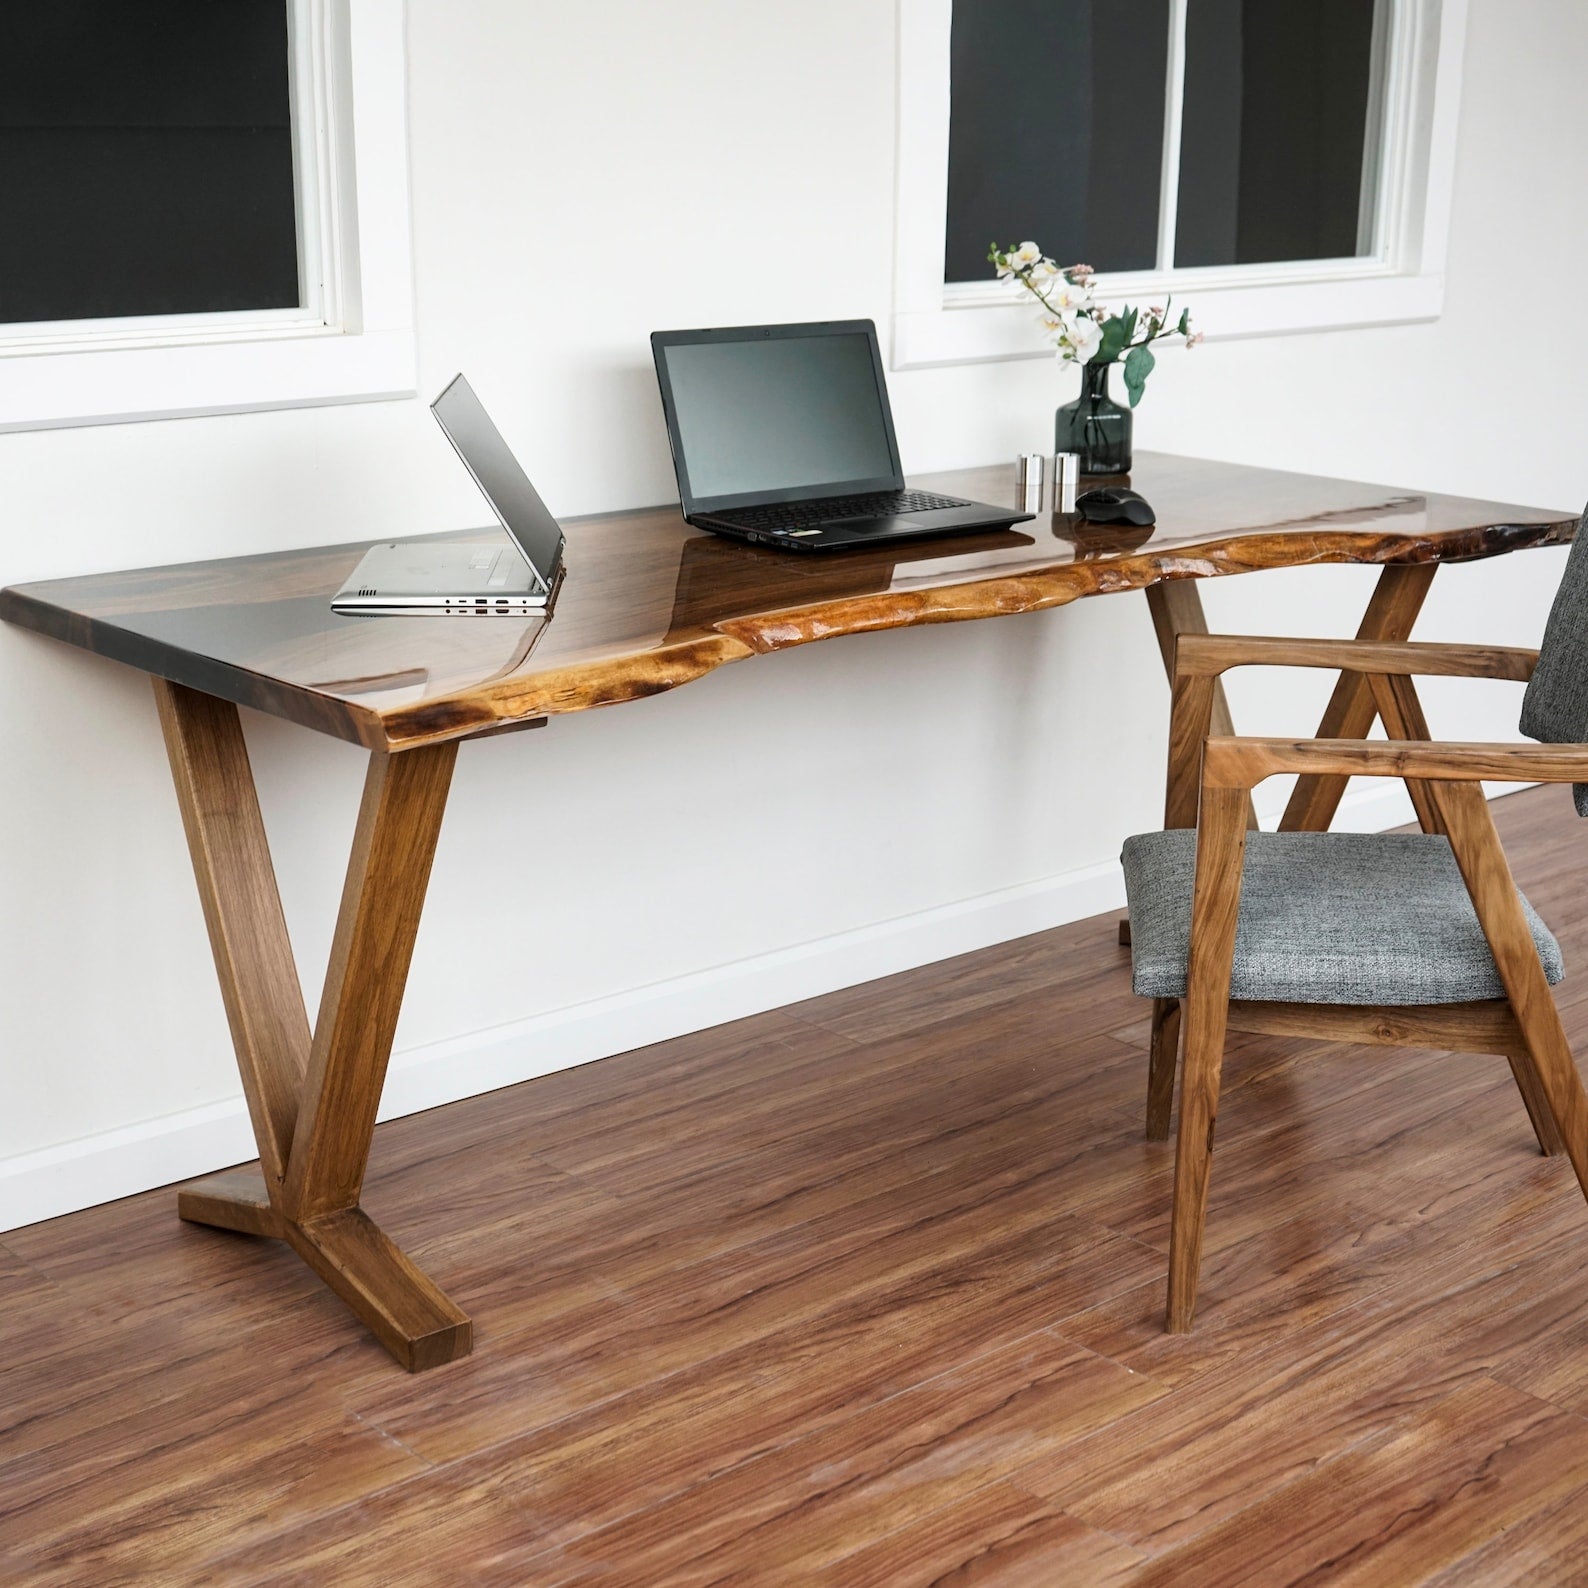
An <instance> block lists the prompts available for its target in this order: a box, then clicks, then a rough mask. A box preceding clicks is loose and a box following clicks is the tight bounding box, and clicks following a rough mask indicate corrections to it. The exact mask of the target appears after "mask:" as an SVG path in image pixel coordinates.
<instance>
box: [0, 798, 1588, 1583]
mask: <svg viewBox="0 0 1588 1588" xmlns="http://www.w3.org/2000/svg"><path fill="white" fill-rule="evenodd" d="M1494 810H1495V815H1496V820H1497V824H1498V826H1499V829H1500V831H1501V834H1502V836H1503V837H1504V838H1505V841H1506V843H1507V846H1508V852H1509V853H1510V855H1511V859H1512V863H1513V866H1514V868H1515V870H1516V873H1517V877H1518V880H1519V881H1520V882H1521V884H1522V885H1523V887H1524V888H1526V889H1527V891H1528V893H1529V895H1530V897H1531V898H1532V899H1533V900H1534V902H1535V904H1537V906H1538V907H1539V909H1540V910H1541V912H1542V913H1543V914H1544V916H1545V918H1546V919H1547V920H1549V922H1550V923H1551V925H1552V927H1553V928H1554V929H1555V931H1556V933H1557V935H1558V936H1559V937H1560V939H1561V942H1562V947H1563V949H1564V952H1565V955H1566V960H1567V965H1568V972H1569V974H1568V979H1567V981H1566V983H1564V984H1563V985H1562V987H1561V988H1560V989H1559V1003H1560V1007H1561V1009H1562V1013H1563V1019H1564V1020H1565V1022H1566V1026H1567V1031H1568V1034H1569V1035H1570V1037H1571V1038H1572V1040H1573V1041H1574V1043H1575V1045H1576V1047H1577V1049H1578V1051H1579V1052H1584V1051H1588V855H1584V856H1583V857H1582V858H1578V856H1577V851H1576V848H1575V846H1573V845H1571V844H1570V843H1569V840H1570V839H1571V838H1572V837H1573V835H1574V833H1575V830H1576V829H1575V825H1574V824H1575V821H1576V818H1575V816H1574V815H1573V814H1572V813H1571V809H1570V800H1569V796H1568V795H1567V794H1566V793H1565V791H1564V790H1556V789H1539V790H1530V791H1527V792H1525V793H1521V794H1517V795H1515V796H1512V797H1509V798H1507V799H1504V800H1501V801H1498V802H1496V804H1495V806H1494ZM1114 919H1115V918H1114V917H1113V916H1109V917H1103V918H1098V919H1095V920H1093V921H1089V922H1077V923H1074V924H1072V925H1069V926H1064V927H1060V928H1057V929H1055V930H1054V931H1051V932H1044V933H1039V934H1036V935H1034V936H1033V937H1030V938H1027V939H1023V940H1021V941H1020V942H1018V943H1010V944H1004V945H1001V946H998V947H995V948H991V949H987V950H983V951H980V952H978V953H976V954H971V955H966V956H962V957H961V958H960V959H958V960H955V961H951V962H948V963H947V964H944V965H938V966H929V967H923V968H922V969H921V970H917V971H909V972H906V973H904V974H902V975H900V976H894V977H888V978H885V979H884V980H882V981H880V982H874V983H871V984H869V985H867V986H863V987H855V988H850V989H846V990H844V991H842V992H838V993H833V994H830V995H828V996H826V997H824V998H818V999H812V1000H808V1001H806V1002H804V1003H802V1004H799V1005H797V1006H795V1007H793V1008H791V1009H785V1010H777V1011H772V1012H769V1013H767V1014H765V1015H758V1016H754V1017H751V1018H749V1019H745V1020H740V1021H736V1022H733V1023H732V1024H730V1025H727V1026H723V1027H719V1028H717V1029H715V1030H712V1031H707V1032H701V1033H696V1034H693V1035H690V1036H686V1037H680V1038H678V1039H676V1040H675V1041H672V1042H666V1043H660V1044H657V1045H656V1046H654V1047H652V1048H648V1049H643V1050H638V1051H636V1052H633V1053H629V1054H624V1055H620V1056H618V1057H616V1058H613V1059H609V1060H603V1061H601V1062H600V1063H596V1064H590V1065H584V1066H581V1067H579V1068H577V1069H574V1070H568V1071H562V1072H558V1073H556V1074H553V1075H548V1076H544V1077H541V1078H539V1079H537V1080H534V1081H531V1082H527V1083H525V1084H524V1085H521V1086H516V1087H511V1088H507V1089H505V1090H502V1091H498V1092H494V1093H491V1094H489V1095H487V1096H483V1097H478V1098H472V1099H469V1100H468V1101H466V1102H463V1103H459V1104H455V1105H452V1106H450V1107H448V1108H444V1109H437V1110H432V1111H431V1112H430V1113H428V1114H424V1115H417V1116H414V1117H412V1118H409V1119H405V1120H398V1121H393V1122H391V1123H389V1124H386V1125H383V1126H381V1127H380V1129H379V1130H378V1131H377V1133H376V1141H375V1148H374V1151H373V1153H372V1156H371V1164H370V1173H369V1177H368V1182H367V1187H366V1190H367V1200H368V1206H369V1208H370V1211H371V1213H372V1215H373V1216H375V1217H376V1218H377V1219H379V1220H380V1221H381V1222H382V1224H383V1226H384V1227H385V1228H386V1229H387V1230H388V1233H390V1234H391V1235H392V1237H393V1239H395V1240H398V1241H399V1242H400V1243H401V1244H403V1246H404V1247H405V1249H406V1250H408V1251H409V1252H410V1254H411V1255H412V1256H413V1257H414V1259H415V1261H417V1262H418V1263H420V1264H421V1266H423V1267H424V1268H425V1269H426V1270H427V1271H428V1272H430V1273H431V1274H432V1275H434V1277H435V1278H436V1280H437V1282H438V1283H440V1284H442V1285H443V1286H444V1288H446V1289H447V1290H448V1291H449V1293H451V1294H453V1295H454V1296H455V1297H456V1298H457V1299H458V1300H459V1301H460V1302H462V1303H463V1304H464V1305H465V1306H466V1308H467V1309H468V1310H470V1311H471V1312H472V1313H473V1315H474V1318H475V1324H476V1340H477V1346H476V1352H475V1354H474V1355H473V1356H471V1357H468V1358H465V1359H463V1360H461V1361H459V1362H455V1363H451V1364H449V1365H447V1366H445V1367H442V1368H439V1369H436V1370H435V1371H433V1372H430V1373H426V1374H422V1375H418V1376H415V1377H409V1376H407V1375H405V1374H403V1373H401V1372H400V1371H399V1370H397V1369H396V1368H394V1367H393V1365H392V1364H391V1362H390V1360H389V1359H388V1358H387V1357H386V1355H385V1353H384V1352H383V1351H382V1350H381V1348H380V1347H379V1346H378V1345H377V1344H375V1343H374V1341H373V1340H371V1339H370V1338H369V1337H368V1336H367V1335H366V1334H365V1333H364V1332H363V1331H362V1330H361V1329H360V1328H359V1327H358V1325H357V1324H356V1323H355V1322H354V1321H353V1320H352V1319H351V1318H350V1317H349V1316H348V1314H347V1312H346V1310H345V1309H344V1308H343V1307H342V1305H341V1304H340V1303H339V1302H337V1301H336V1300H335V1299H334V1298H333V1297H331V1296H330V1295H329V1293H327V1292H326V1291H325V1290H324V1288H323V1287H322V1286H320V1285H319V1283H318V1282H317V1281H316V1280H315V1279H314V1278H313V1276H312V1275H310V1274H309V1273H308V1272H307V1271H306V1270H305V1269H304V1268H303V1266H302V1265H301V1264H300V1263H298V1261H297V1260H296V1259H295V1258H294V1257H293V1256H292V1255H291V1254H290V1253H288V1252H286V1251H285V1250H283V1249H281V1248H279V1247H277V1246H276V1245H275V1244H274V1243H270V1242H265V1241H259V1240H254V1239H250V1238H247V1237H240V1236H235V1235H230V1234H227V1233H224V1232H220V1231H214V1230H209V1229H201V1228H196V1227H192V1226H185V1225H182V1224H181V1223H180V1222H179V1221H178V1220H177V1219H176V1218H175V1213H174V1208H173V1206H172V1203H173V1198H172V1196H171V1193H170V1192H169V1191H163V1192H153V1193H148V1194H146V1195H143V1196H139V1197H134V1198H129V1199H126V1200H125V1201H123V1202H120V1203H115V1204H111V1205H109V1206H106V1207H102V1208H95V1209H90V1210H88V1211H87V1212H85V1213H81V1214H74V1215H71V1216H70V1217H68V1218H64V1219H57V1220H52V1221H50V1222H49V1223H45V1224H38V1225H34V1226H30V1227H29V1228H27V1229H22V1230H16V1231H12V1232H10V1233H8V1234H6V1235H5V1236H4V1237H3V1240H0V1580H3V1581H7V1582H10V1581H16V1582H18V1583H19V1584H28V1585H32V1584H35V1583H36V1584H44V1585H55V1584H60V1585H62V1588H112V1585H118V1584H122V1583H126V1584H137V1585H139V1588H141V1585H142V1584H144V1583H158V1584H159V1585H160V1588H186V1585H188V1584H195V1585H196V1584H205V1585H214V1588H266V1585H269V1588H277V1585H283V1584H303V1585H305V1588H322V1585H323V1584H326V1583H335V1584H336V1585H337V1588H362V1585H364V1584H370V1585H371V1588H431V1585H435V1588H460V1585H463V1584H470V1585H472V1584H476V1583H478V1584H486V1585H492V1588H494V1585H497V1584H500V1585H502V1588H594V1585H595V1584H598V1583H599V1584H605V1585H607V1588H621V1585H623V1584H632V1585H638V1584H644V1585H646V1588H650V1585H651V1584H656V1585H663V1584H674V1583H678V1584H684V1583H708V1582H709V1583H723V1584H729V1583H731V1584H759V1583H765V1584H776V1585H778V1588H782V1585H783V1584H787V1583H795V1582H797V1583H800V1584H806V1583H809V1584H813V1585H817V1588H868V1585H871V1584H876V1585H887V1588H912V1585H915V1584H920V1585H923V1588H924V1585H926V1584H946V1583H956V1584H985V1583H998V1584H1006V1583H1013V1584H1020V1583H1030V1584H1041V1585H1042V1588H1052V1585H1062V1588H1068V1585H1069V1584H1071V1583H1074V1584H1076V1585H1077V1588H1082V1585H1084V1588H1092V1585H1094V1584H1110V1583H1116V1582H1117V1583H1144V1584H1145V1583H1156V1582H1160V1581H1162V1582H1175V1583H1177V1584H1179V1583H1184V1584H1186V1585H1188V1588H1200V1585H1201V1584H1203V1583H1207V1584H1217V1585H1219V1588H1223V1584H1224V1583H1226V1582H1227V1583H1231V1584H1237V1583H1240V1582H1247V1581H1249V1582H1253V1583H1257V1582H1261V1583H1265V1584H1266V1583H1269V1582H1273V1583H1281V1582H1292V1581H1319V1582H1322V1581H1328V1582H1331V1583H1332V1582H1334V1581H1340V1582H1345V1583H1361V1584H1379V1583H1383V1584H1393V1585H1394V1588H1402V1585H1412V1584H1418V1583H1423V1582H1430V1583H1438V1584H1441V1585H1445V1588H1451V1585H1456V1584H1463V1585H1465V1584H1474V1585H1481V1588H1489V1585H1490V1584H1493V1585H1497V1588H1503V1585H1505V1584H1510V1583H1516V1584H1523V1583H1526V1584H1529V1585H1532V1584H1544V1585H1550V1584H1555V1583H1559V1584H1574V1583H1579V1582H1582V1581H1584V1580H1585V1579H1588V1520H1585V1519H1584V1518H1585V1516H1588V1465H1585V1459H1584V1453H1585V1452H1588V1422H1584V1421H1583V1418H1584V1415H1585V1414H1588V1291H1585V1287H1584V1284H1583V1278H1582V1276H1583V1272H1584V1265H1583V1261H1582V1253H1583V1252H1584V1250H1588V1208H1585V1207H1584V1205H1583V1200H1582V1197H1581V1195H1580V1194H1579V1193H1578V1191H1577V1190H1576V1187H1575V1184H1574V1182H1573V1180H1572V1177H1571V1174H1570V1171H1569V1169H1567V1167H1566V1166H1565V1164H1564V1162H1563V1161H1562V1160H1559V1159H1545V1158H1542V1157H1541V1156H1540V1155H1539V1154H1538V1153H1537V1150H1536V1146H1535V1144H1534V1143H1533V1139H1532V1135H1531V1131H1530V1129H1529V1127H1528V1123H1527V1120H1526V1116H1525V1114H1524V1113H1523V1111H1522V1108H1521V1106H1520V1103H1519V1101H1518V1099H1517V1097H1516V1095H1515V1091H1514V1087H1513V1086H1512V1083H1511V1080H1510V1075H1509V1071H1508V1070H1507V1068H1506V1067H1505V1065H1504V1064H1503V1062H1502V1061H1500V1060H1496V1059H1490V1058H1482V1057H1476V1056H1470V1055H1448V1054H1440V1053H1431V1052H1411V1051H1397V1050H1385V1049H1374V1050H1367V1049H1358V1048H1353V1047H1350V1046H1348V1045H1344V1044H1338V1043H1320V1042H1312V1041H1308V1040H1306V1039H1301V1038H1273V1037H1265V1036H1255V1035H1251V1034H1245V1033H1242V1034H1236V1035H1233V1036H1232V1038H1231V1040H1230V1043H1229V1047H1228V1051H1227V1054H1226V1061H1225V1071H1226V1075H1225V1086H1224V1097H1223V1101H1222V1105H1221V1110H1220V1116H1221V1117H1220V1130H1219V1151H1218V1155H1217V1157H1216V1160H1215V1164H1214V1172H1213V1180H1212V1194H1211V1197H1210V1205H1209V1212H1208V1235H1207V1252H1206V1262H1205V1276H1204V1281H1203V1296H1202V1302H1201V1306H1200V1309H1199V1317H1198V1325H1197V1329H1196V1330H1195V1331H1194V1332H1193V1333H1192V1334H1190V1335H1188V1336H1174V1337H1171V1336H1167V1335H1165V1334H1164V1333H1163V1332H1162V1316H1163V1295H1164V1279H1165V1270H1166V1264H1165V1255H1164V1254H1165V1250H1166V1246H1167V1234H1168V1216H1169V1201H1170V1187H1171V1178H1172V1165H1173V1148H1172V1145H1170V1144H1169V1143H1163V1142H1148V1141H1146V1140H1145V1139H1144V1136H1143V1133H1142V1110H1143V1105H1144V1096H1145V1086H1146V1074H1145V1071H1146V1054H1145V1038H1146V1031H1147V1025H1146V1018H1145V1010H1144V1009H1143V1007H1142V1005H1141V1004H1140V1003H1139V1001H1138V1000H1136V999H1135V998H1134V997H1133V996H1132V995H1131V993H1130V987H1129V961H1128V954H1127V953H1126V952H1125V951H1123V950H1121V949H1120V948H1119V947H1118V945H1117V943H1116V942H1115V940H1114V932H1113V923H1114Z"/></svg>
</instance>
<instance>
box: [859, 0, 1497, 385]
mask: <svg viewBox="0 0 1588 1588" xmlns="http://www.w3.org/2000/svg"><path fill="white" fill-rule="evenodd" d="M1185 13H1186V0H1170V18H1171V21H1170V71H1169V73H1168V77H1169V83H1168V95H1167V99H1168V104H1167V113H1166V115H1165V128H1164V166H1163V171H1164V175H1163V179H1162V196H1161V203H1162V207H1163V212H1166V213H1167V214H1168V216H1169V218H1170V219H1172V214H1173V209H1172V207H1173V205H1174V204H1175V202H1176V197H1177V194H1176V188H1177V183H1176V181H1175V180H1173V177H1174V176H1175V174H1176V173H1177V171H1178V166H1179V152H1180V93H1179V91H1178V84H1179V78H1180V75H1181V73H1180V63H1181V61H1182V60H1183V57H1184V45H1185ZM952 20H953V0H899V152H898V214H897V226H896V229H895V238H896V244H895V246H896V250H897V252H896V255H895V260H894V315H893V336H892V344H893V345H892V357H891V365H892V367H893V368H894V369H920V368H926V367H930V366H933V365H942V364H968V363H980V362H984V361H987V360H993V359H1011V358H1051V357H1052V356H1053V352H1052V348H1051V347H1049V346H1048V345H1046V344H1045V342H1044V341H1043V338H1042V335H1041V332H1040V330H1039V329H1038V328H1037V327H1036V324H1035V320H1034V317H1033V315H1032V312H1031V308H1030V305H1029V304H1022V303H1020V302H1019V301H1017V300H1016V299H1014V298H1013V297H1012V296H1011V293H1010V289H1009V287H1008V285H1007V283H1000V282H997V281H996V280H995V279H994V278H993V275H992V267H991V266H988V279H987V281H986V282H985V283H982V282H955V283H947V284H946V283H945V282H944V280H943V247H944V237H945V232H946V226H947V201H948V132H949V66H950V52H949V39H950V28H951V26H952ZM1466 24H1467V0H1389V11H1388V17H1387V38H1385V39H1384V40H1383V44H1384V46H1385V47H1384V48H1382V49H1378V50H1376V51H1375V70H1382V71H1383V73H1384V84H1383V98H1384V112H1385V113H1384V121H1383V136H1382V139H1381V141H1379V142H1377V143H1376V144H1374V145H1373V146H1372V147H1370V149H1369V151H1368V154H1369V159H1368V160H1367V161H1366V162H1365V164H1366V166H1367V167H1368V168H1369V170H1368V171H1367V172H1365V175H1364V180H1367V179H1368V177H1369V176H1371V178H1372V180H1374V181H1375V182H1376V184H1377V191H1378V202H1377V204H1376V205H1375V207H1374V211H1373V225H1372V230H1373V238H1372V249H1371V252H1370V253H1369V254H1368V255H1367V256H1365V257H1362V258H1355V259H1332V260H1302V261H1297V262H1294V263H1285V264H1273V265H1227V266H1226V265H1221V266H1210V267H1205V268H1198V269H1178V270H1177V269H1173V268H1171V267H1170V262H1169V261H1168V260H1167V259H1165V258H1163V257H1162V256H1161V255H1160V258H1159V260H1158V265H1157V268H1155V269H1153V270H1143V271H1130V272H1125V271H1116V272H1110V273H1107V274H1105V276H1104V278H1103V286H1104V293H1105V297H1106V299H1107V301H1109V302H1124V301H1126V300H1129V301H1130V302H1133V303H1139V302H1143V301H1146V302H1161V301H1162V300H1163V299H1164V298H1165V297H1167V296H1168V295H1170V294H1171V293H1172V294H1173V295H1174V296H1175V297H1177V298H1179V299H1180V300H1181V301H1182V302H1185V303H1189V304H1190V305H1191V306H1192V308H1193V309H1194V311H1195V316H1196V323H1197V327H1198V328H1199V329H1201V330H1203V331H1205V332H1206V334H1207V335H1208V337H1209V339H1210V340H1211V339H1213V338H1225V337H1245V336H1271V335H1277V334H1281V333H1287V332H1296V331H1322V330H1334V329H1340V328H1344V327H1347V326H1364V325H1393V324H1404V323H1407V322H1410V321H1415V320H1433V319H1437V318H1438V316H1439V313H1440V310H1441V309H1442V307H1443V304H1444V268H1445V250H1446V243H1447V239H1448V236H1449V230H1450V193H1451V184H1452V179H1453V174H1454V166H1455V150H1456V121H1457V113H1458V110H1459V100H1460V93H1461V58H1462V46H1463V43H1464V41H1465V37H1466ZM1027 130H1028V129H1027ZM1021 135H1023V132H1022V129H1015V128H1011V130H1010V136H1011V137H1016V136H1021ZM1374 166H1376V169H1373V167H1374ZM1163 219H1164V213H1161V214H1160V228H1159V230H1160V237H1162V236H1164V235H1165V233H1166V231H1168V230H1172V226H1171V227H1168V228H1166V227H1165V226H1164V225H1163V224H1162V222H1163ZM1020 240H1021V239H1018V238H1000V239H999V241H1000V242H1003V243H1007V242H1012V241H1020ZM1037 241H1038V242H1039V243H1041V242H1043V241H1044V239H1042V238H1040V237H1039V238H1038V239H1037Z"/></svg>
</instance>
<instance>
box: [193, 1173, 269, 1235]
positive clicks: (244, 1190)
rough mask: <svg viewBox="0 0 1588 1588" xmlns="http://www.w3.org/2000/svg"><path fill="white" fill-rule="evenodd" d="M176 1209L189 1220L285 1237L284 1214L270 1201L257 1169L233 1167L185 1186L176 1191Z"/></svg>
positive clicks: (244, 1231) (257, 1233)
mask: <svg viewBox="0 0 1588 1588" xmlns="http://www.w3.org/2000/svg"><path fill="white" fill-rule="evenodd" d="M176 1211H177V1214H178V1216H179V1217H181V1218H184V1219H186V1220H187V1221H188V1223H189V1224H210V1225H213V1226H214V1227H215V1228H216V1229H219V1230H235V1231H236V1232H237V1233H238V1234H239V1235H265V1236H269V1237H272V1238H274V1239H276V1240H280V1239H281V1215H280V1214H278V1213H277V1212H276V1210H275V1209H274V1208H273V1207H272V1206H271V1205H270V1194H269V1193H268V1192H267V1191H266V1190H265V1180H264V1176H263V1175H262V1174H260V1172H259V1171H258V1170H257V1169H231V1170H228V1171H227V1172H226V1173H225V1174H214V1175H210V1176H209V1178H208V1179H205V1180H195V1181H194V1182H193V1184H192V1185H190V1186H183V1188H182V1189H181V1190H180V1191H178V1192H177V1194H176Z"/></svg>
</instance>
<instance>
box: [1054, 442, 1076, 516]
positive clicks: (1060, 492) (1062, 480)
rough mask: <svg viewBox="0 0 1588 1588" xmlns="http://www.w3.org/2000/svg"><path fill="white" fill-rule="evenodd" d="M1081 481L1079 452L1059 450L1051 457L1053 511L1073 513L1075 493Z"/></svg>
mask: <svg viewBox="0 0 1588 1588" xmlns="http://www.w3.org/2000/svg"><path fill="white" fill-rule="evenodd" d="M1080 483H1081V455H1080V453H1079V452H1059V453H1056V454H1055V455H1054V458H1053V511H1054V512H1055V513H1073V512H1074V511H1075V494H1076V492H1077V491H1078V490H1079V489H1080Z"/></svg>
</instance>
